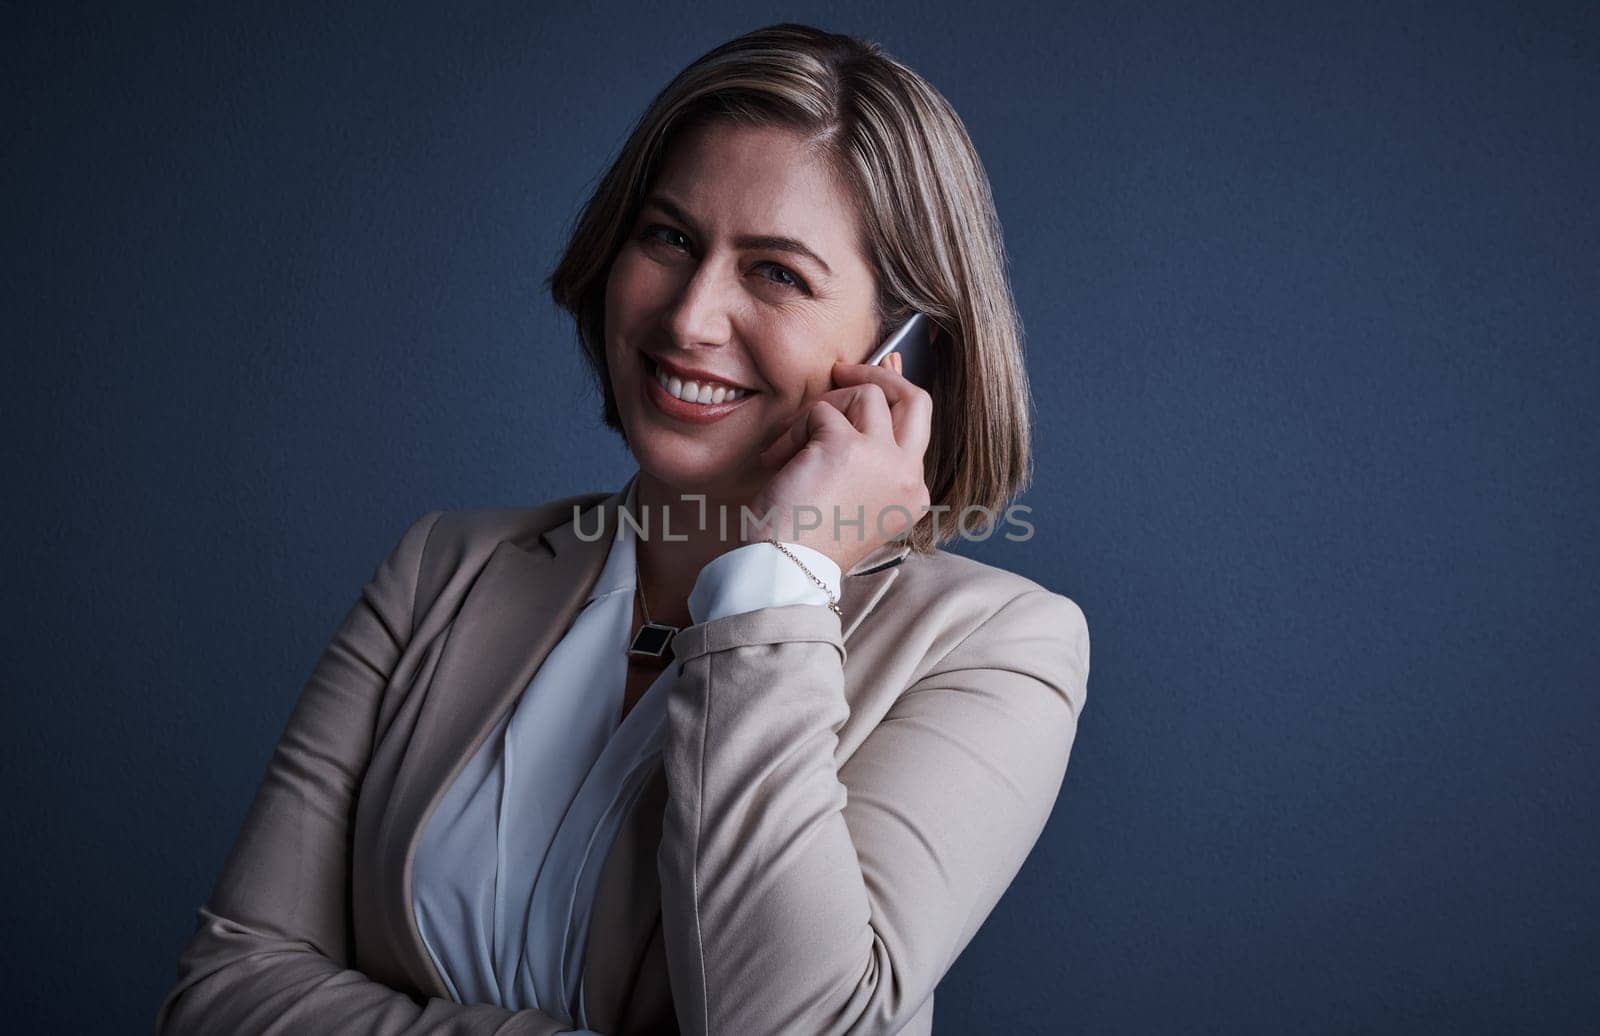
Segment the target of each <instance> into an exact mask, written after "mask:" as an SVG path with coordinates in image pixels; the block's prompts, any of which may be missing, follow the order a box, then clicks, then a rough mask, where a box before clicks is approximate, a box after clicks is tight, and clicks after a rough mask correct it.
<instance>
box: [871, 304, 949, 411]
mask: <svg viewBox="0 0 1600 1036" xmlns="http://www.w3.org/2000/svg"><path fill="white" fill-rule="evenodd" d="M938 334H939V325H938V324H935V323H934V322H933V321H932V320H930V319H928V316H927V314H925V313H913V314H911V319H910V320H907V321H906V322H905V323H904V324H901V325H900V328H899V330H897V331H895V332H894V333H893V334H891V335H890V336H889V337H888V338H885V339H884V340H883V344H882V345H880V346H878V348H877V349H876V350H874V351H873V353H872V355H871V356H869V357H867V363H869V364H873V365H877V364H881V363H883V361H884V360H886V359H888V357H889V354H890V353H899V354H900V363H901V373H902V374H903V375H905V378H906V380H907V381H909V382H911V384H913V385H915V386H917V387H918V388H920V389H922V390H924V391H926V392H932V391H933V371H934V362H933V359H934V357H933V347H934V344H935V341H936V339H937V338H938Z"/></svg>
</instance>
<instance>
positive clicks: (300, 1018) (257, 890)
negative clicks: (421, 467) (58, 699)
mask: <svg viewBox="0 0 1600 1036" xmlns="http://www.w3.org/2000/svg"><path fill="white" fill-rule="evenodd" d="M441 513H442V512H439V511H434V512H431V513H429V514H427V515H424V516H423V517H422V518H420V519H418V520H417V521H416V522H415V523H414V524H413V525H412V526H411V527H410V528H409V529H407V530H406V533H405V535H404V536H403V537H402V538H401V540H400V543H399V545H398V546H397V547H396V548H395V549H394V551H393V552H392V553H391V554H390V555H389V556H388V557H387V558H386V559H385V560H384V561H383V562H382V564H380V565H379V566H378V569H377V571H376V573H375V574H374V575H373V578H372V579H371V581H370V582H368V583H367V585H366V586H365V587H364V588H363V590H362V593H361V596H360V598H359V599H358V600H357V601H356V603H355V605H354V606H353V607H352V608H351V610H350V612H349V613H348V615H347V616H346V617H345V619H344V621H343V623H342V625H341V626H340V628H339V630H338V632H337V633H336V634H335V635H334V637H333V640H332V642H331V643H330V644H329V645H328V647H327V648H326V650H325V651H324V652H323V654H322V657H321V658H320V659H319V660H318V662H317V665H316V668H315V669H314V670H313V671H312V674H311V677H310V679H309V681H308V682H307V684H306V686H305V689H304V690H303V691H302V692H301V694H300V698H299V700H298V702H297V703H296V704H295V708H294V711H293V713H292V714H291V716H290V718H289V723H288V726H287V728H286V729H285V730H284V733H283V735H282V737H281V738H280V739H279V741H278V744H277V747H276V748H275V749H274V751H273V754H272V759H271V762H270V763H269V764H268V766H267V773H266V777H265V778H264V779H263V780H262V783H261V787H260V789H259V791H258V792H257V793H256V798H255V801H254V803H253V804H252V805H251V808H250V814H249V817H248V819H247V820H246V821H245V825H244V829H243V831H242V833H241V834H240V836H239V839H238V841H237V842H235V844H234V847H233V850H232V852H231V853H230V855H229V857H228V861H227V863H226V865H225V866H224V868H223V871H222V874H221V876H220V877H219V878H218V880H217V884H216V887H215V888H214V889H213V891H212V893H211V897H210V899H209V900H208V901H207V903H206V905H205V906H204V907H202V908H201V909H200V912H199V921H198V924H197V925H196V927H195V931H194V933H193V935H192V936H191V938H190V939H189V942H188V944H187V946H185V948H184V951H183V954H182V956H181V957H180V959H179V964H178V971H179V975H178V981H177V984H176V985H175V986H174V987H173V988H172V990H171V991H170V992H169V993H168V995H167V997H166V999H165V1000H164V1001H163V1002H162V1004H161V1007H160V1010H159V1013H158V1014H157V1016H156V1032H157V1033H158V1034H179V1033H229V1034H248V1033H295V1034H299V1033H372V1034H380V1036H402V1034H403V1036H423V1034H429V1036H474V1034H490V1033H493V1034H497V1036H512V1034H516V1036H553V1034H555V1033H562V1032H570V1031H572V1029H571V1027H570V1026H569V1025H567V1024H566V1023H564V1022H561V1021H559V1020H558V1019H556V1018H553V1017H551V1016H549V1015H546V1014H543V1013H541V1012H538V1011H532V1010H527V1011H516V1012H513V1011H509V1010H504V1009H502V1008H498V1007H493V1006H487V1005H481V1004H472V1005H464V1004H458V1003H455V1002H454V1001H450V1000H442V999H438V998H430V999H429V1000H428V1001H427V1002H426V1003H422V1004H419V1003H417V1002H416V1001H415V1000H413V999H412V998H411V997H410V996H408V995H406V994H405V993H402V992H399V991H398V990H395V989H392V988H390V987H388V986H386V985H384V984H382V983H379V982H376V981H374V980H372V979H370V978H368V977H367V976H366V975H365V974H363V973H362V972H360V971H358V970H356V969H355V968H353V967H352V966H351V953H350V946H349V898H348V889H349V885H350V880H351V878H350V837H351V836H350V832H351V826H352V823H353V818H354V813H355V797H356V792H357V789H358V788H359V787H360V784H361V779H362V776H363V774H364V773H365V772H366V768H367V763H368V760H369V758H370V757H371V754H372V748H373V744H372V739H373V731H374V729H375V728H376V726H377V716H378V705H379V701H380V699H381V697H382V694H383V689H384V686H385V685H386V684H387V682H388V679H389V676H390V674H391V673H392V672H393V670H394V667H395V664H396V662H397V661H398V659H399V656H400V653H401V651H402V649H403V648H404V646H405V644H406V642H407V640H408V639H409V636H410V632H409V631H410V629H411V619H412V610H413V607H414V603H415V601H414V598H415V595H416V581H417V569H418V565H419V564H420V562H421V557H422V549H423V546H424V544H425V543H426V542H427V537H428V533H429V532H430V531H432V528H433V525H434V523H435V522H437V521H438V519H439V516H440V514H441Z"/></svg>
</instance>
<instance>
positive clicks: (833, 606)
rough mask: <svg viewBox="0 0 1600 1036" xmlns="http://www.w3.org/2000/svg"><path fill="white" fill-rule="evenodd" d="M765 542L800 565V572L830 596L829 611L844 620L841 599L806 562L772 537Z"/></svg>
mask: <svg viewBox="0 0 1600 1036" xmlns="http://www.w3.org/2000/svg"><path fill="white" fill-rule="evenodd" d="M763 542H765V543H770V544H772V545H773V546H774V547H777V548H778V549H779V550H781V551H783V555H784V557H786V558H788V559H789V560H790V561H793V562H794V563H795V564H797V565H799V566H800V571H802V572H804V573H805V574H806V575H807V576H809V577H810V579H811V581H812V582H813V583H816V584H817V585H818V586H820V587H821V588H822V592H823V593H825V594H827V595H828V610H829V611H831V612H833V614H835V615H837V616H839V618H840V619H843V618H844V612H842V611H840V610H839V599H838V598H836V597H834V596H833V594H832V593H831V592H830V591H829V590H828V584H827V583H824V582H823V581H822V580H820V579H818V578H817V577H816V574H815V573H813V572H812V571H811V570H810V569H809V568H807V567H806V566H805V563H804V562H802V561H801V560H800V559H799V558H797V557H795V556H794V551H792V550H790V549H789V548H788V547H785V546H784V545H783V544H781V543H779V542H778V541H777V540H775V539H773V538H772V537H770V536H768V537H767V538H766V540H764V541H763Z"/></svg>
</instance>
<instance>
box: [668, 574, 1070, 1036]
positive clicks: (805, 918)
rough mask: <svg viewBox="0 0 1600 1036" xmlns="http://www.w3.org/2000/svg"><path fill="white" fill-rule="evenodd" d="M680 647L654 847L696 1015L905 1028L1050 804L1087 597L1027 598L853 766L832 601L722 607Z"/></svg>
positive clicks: (908, 703) (1063, 759) (905, 702)
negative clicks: (842, 755) (741, 609)
mask: <svg viewBox="0 0 1600 1036" xmlns="http://www.w3.org/2000/svg"><path fill="white" fill-rule="evenodd" d="M674 649H675V651H676V653H677V656H678V657H679V658H680V659H681V660H682V669H681V671H680V674H679V676H678V677H677V679H676V680H675V681H674V684H673V686H672V688H671V696H670V697H669V699H668V705H667V714H668V718H667V723H668V729H667V736H666V740H665V743H664V746H663V765H664V766H665V768H666V775H667V783H668V787H669V792H668V803H667V809H666V814H665V816H664V818H663V831H662V842H661V849H660V854H659V856H658V858H657V865H658V870H659V874H660V878H661V891H662V922H663V926H664V934H665V938H666V942H665V946H666V953H667V965H668V972H669V975H670V977H671V982H672V989H673V1000H674V1003H675V1006H676V1009H677V1013H678V1020H679V1023H680V1026H681V1028H682V1030H683V1032H685V1033H692V1034H707V1033H714V1034H717V1036H722V1034H729V1036H732V1034H735V1033H737V1034H740V1036H757V1034H762V1033H790V1032H804V1033H813V1034H838V1033H893V1032H897V1031H898V1030H899V1029H900V1028H901V1027H902V1026H904V1025H905V1024H906V1022H908V1021H909V1020H910V1019H911V1018H912V1016H913V1015H915V1014H916V1012H917V1010H918V1009H919V1008H920V1007H921V1005H922V1003H923V1002H924V1001H925V1000H926V999H927V998H928V996H929V995H930V994H931V993H932V992H933V990H934V988H935V986H937V985H938V983H939V980H940V979H941V978H942V977H943V976H944V974H945V972H946V971H947V970H948V968H949V967H950V965H951V964H952V963H953V962H954V961H955V959H956V957H957V956H958V955H959V954H960V953H961V951H962V950H963V949H964V948H965V947H966V945H967V943H968V942H969V941H970V940H971V938H972V936H973V935H974V934H976V932H977V930H978V928H979V927H980V926H981V925H982V924H983V922H984V920H985V918H987V917H988V915H989V913H990V911H991V910H992V909H993V908H994V905H995V904H996V903H997V902H998V901H999V899H1000V896H1001V894H1002V893H1003V892H1004V891H1005V889H1006V887H1007V886H1008V885H1009V884H1010V883H1011V881H1012V879H1013V878H1014V877H1015V876H1016V874H1017V872H1018V870H1019V869H1020V868H1021V866H1022V863H1023V861H1024V859H1025V858H1026V857H1027V855H1028V853H1029V852H1030V851H1031V850H1032V848H1033V846H1034V844H1035V842H1036V841H1037V840H1038V837H1039V835H1040V833H1041V832H1042V831H1043V829H1044V825H1045V822H1046V820H1047V819H1048V818H1049V815H1050V811H1051V809H1052V807H1053V805H1054V802H1055V799H1056V795H1057V793H1058V792H1059V790H1060V787H1061V783H1062V780H1063V778H1064V776H1065V771H1066V765H1067V758H1068V754H1069V752H1070V751H1071V748H1072V743H1073V738H1074V736H1075V734H1076V730H1077V722H1078V716H1079V714H1080V712H1081V711H1082V709H1083V706H1084V701H1085V697H1086V693H1087V685H1088V673H1089V636H1088V628H1087V625H1086V623H1085V621H1084V617H1083V613H1082V611H1081V610H1080V609H1079V608H1078V606H1077V605H1076V604H1074V603H1073V602H1072V601H1071V600H1070V599H1068V598H1066V597H1063V596H1061V595H1059V594H1055V593H1052V592H1050V591H1048V590H1043V589H1037V588H1036V589H1031V590H1026V591H1024V592H1022V593H1021V594H1020V595H1018V596H1016V597H1014V598H1012V599H1011V600H1009V601H1008V602H1007V603H1005V604H1004V605H1003V606H1002V607H1000V608H999V609H998V610H996V611H995V612H994V613H993V614H992V615H991V616H990V617H989V618H988V619H987V620H985V621H983V622H982V623H981V624H979V625H978V626H977V627H976V628H975V629H973V630H972V631H971V632H970V633H969V634H967V635H966V636H965V638H964V639H962V640H961V641H960V642H959V643H958V644H957V645H956V646H955V647H954V648H952V649H951V650H950V651H949V652H948V653H947V654H946V655H945V656H944V657H943V658H942V659H941V660H940V661H939V662H938V663H937V664H935V665H934V666H933V667H932V669H930V670H929V671H928V672H927V673H926V675H924V676H923V677H921V678H920V679H919V680H917V682H916V683H915V684H913V685H912V686H911V687H909V688H908V689H906V690H905V691H904V693H902V694H901V695H900V696H899V698H898V699H897V700H896V702H895V704H894V705H893V706H892V707H891V708H890V709H889V711H888V712H887V713H886V714H885V715H884V717H883V719H882V721H881V722H880V723H879V724H878V725H877V726H876V727H875V728H874V730H873V731H872V733H871V734H869V735H868V736H867V738H866V739H865V741H863V742H862V744H861V745H860V747H859V748H857V750H856V751H855V753H854V754H853V755H852V756H851V757H850V759H849V760H848V761H847V762H846V763H845V765H844V766H843V767H842V768H840V767H836V765H835V750H836V748H837V744H838V739H837V733H838V731H839V730H840V728H841V727H842V726H843V725H844V722H845V720H846V719H847V718H848V717H849V712H850V710H849V706H848V704H847V702H846V699H845V695H844V671H843V662H844V657H845V651H844V646H843V641H842V639H841V637H840V627H839V620H838V617H837V616H835V615H834V614H833V613H832V612H831V611H829V610H828V609H826V608H823V607H819V606H815V605H790V606H785V607H775V608H763V609H760V610H757V611H751V612H746V613H742V614H736V615H730V616H726V617H723V618H716V619H712V620H710V621H708V622H706V623H704V624H701V625H697V626H691V627H689V628H688V629H686V630H684V631H683V632H682V633H680V634H678V638H677V640H675V641H674Z"/></svg>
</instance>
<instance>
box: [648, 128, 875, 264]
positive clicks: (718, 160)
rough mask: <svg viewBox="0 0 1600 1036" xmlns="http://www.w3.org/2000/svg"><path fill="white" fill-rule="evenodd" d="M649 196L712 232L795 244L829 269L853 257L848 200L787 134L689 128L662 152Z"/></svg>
mask: <svg viewBox="0 0 1600 1036" xmlns="http://www.w3.org/2000/svg"><path fill="white" fill-rule="evenodd" d="M655 193H660V194H665V195H667V196H669V197H671V198H672V199H673V200H675V201H677V202H680V203H682V204H684V205H686V206H687V207H688V209H689V211H690V213H691V214H692V215H694V217H695V218H696V219H697V220H700V221H701V224H702V226H704V227H706V228H707V229H709V230H711V231H714V232H717V233H727V234H730V235H731V234H773V235H781V236H785V237H794V238H799V239H800V240H802V241H804V242H806V243H807V244H809V245H810V246H811V247H812V248H813V249H815V250H816V251H818V252H819V253H821V254H822V255H823V257H824V258H825V259H828V260H829V261H830V263H831V262H832V259H833V257H834V256H835V255H841V254H842V253H846V252H847V253H849V254H857V253H858V247H857V246H858V243H859V228H858V223H857V219H856V213H855V205H854V201H853V199H852V198H851V197H850V195H849V193H848V191H847V190H846V188H845V187H844V185H843V184H842V183H840V182H839V179H838V177H837V175H836V174H835V172H834V170H833V167H832V166H831V165H829V164H828V162H827V161H826V160H824V159H823V158H822V157H820V156H818V155H816V154H814V153H812V151H811V150H810V149H809V148H808V147H807V146H806V142H805V138H804V137H803V136H802V135H800V134H799V133H796V132H795V131H793V130H787V129H782V128H779V127H770V126H763V127H749V126H739V125H734V124H731V123H726V122H714V123H711V124H709V125H706V126H701V127H698V128H696V129H694V130H691V131H689V132H687V133H685V134H684V135H683V136H681V137H679V138H678V139H677V140H676V141H675V142H674V144H673V146H672V148H671V150H670V151H669V152H668V153H667V156H666V160H665V162H664V164H663V165H662V169H661V174H660V176H659V177H658V178H657V180H656V183H655Z"/></svg>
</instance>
